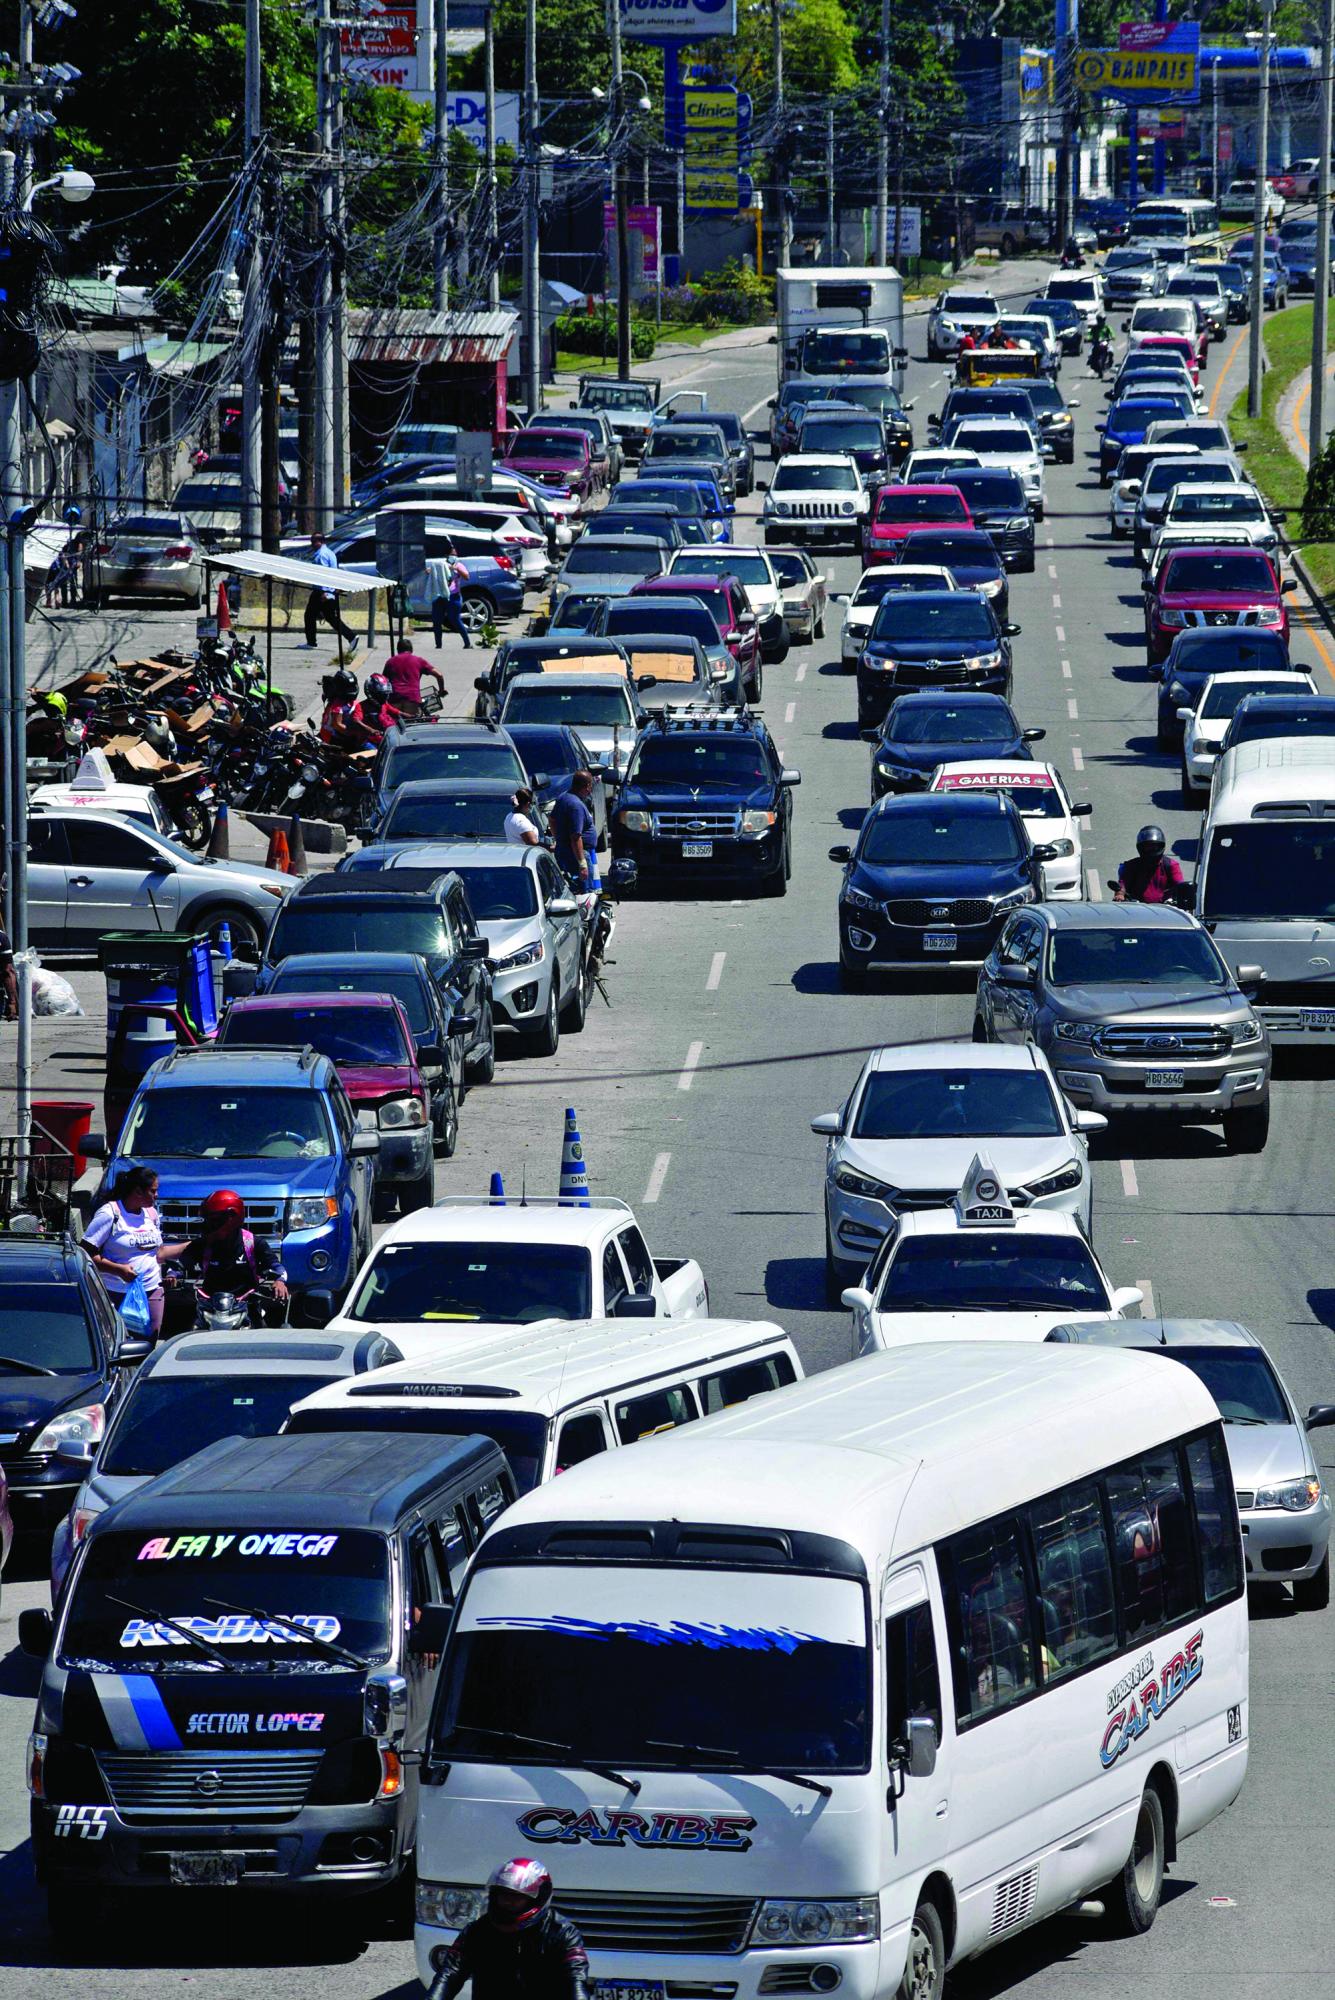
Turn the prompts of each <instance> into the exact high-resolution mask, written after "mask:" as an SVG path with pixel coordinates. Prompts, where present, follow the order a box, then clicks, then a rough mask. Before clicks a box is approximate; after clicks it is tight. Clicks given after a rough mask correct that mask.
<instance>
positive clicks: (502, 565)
mask: <svg viewBox="0 0 1335 2000" xmlns="http://www.w3.org/2000/svg"><path fill="white" fill-rule="evenodd" d="M514 566H515V562H514V557H513V556H497V557H496V567H497V569H513V568H514Z"/></svg>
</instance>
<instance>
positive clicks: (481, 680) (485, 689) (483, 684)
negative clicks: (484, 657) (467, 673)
mask: <svg viewBox="0 0 1335 2000" xmlns="http://www.w3.org/2000/svg"><path fill="white" fill-rule="evenodd" d="M473 686H474V687H475V688H476V689H477V691H478V693H479V694H487V693H489V692H490V689H491V682H490V680H489V679H488V678H487V676H486V674H479V675H478V677H477V679H476V680H475V681H474V682H473Z"/></svg>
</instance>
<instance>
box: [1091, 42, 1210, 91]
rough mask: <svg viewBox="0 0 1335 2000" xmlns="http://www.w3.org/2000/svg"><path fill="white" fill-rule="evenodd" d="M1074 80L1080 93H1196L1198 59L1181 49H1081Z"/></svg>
mask: <svg viewBox="0 0 1335 2000" xmlns="http://www.w3.org/2000/svg"><path fill="white" fill-rule="evenodd" d="M1075 80H1076V83H1077V84H1078V86H1079V87H1080V89H1081V90H1109V91H1125V92H1128V93H1130V94H1132V95H1134V94H1135V93H1136V92H1137V91H1141V90H1143V91H1146V92H1148V93H1150V94H1152V95H1154V96H1156V97H1157V96H1162V95H1163V93H1164V92H1165V91H1169V90H1177V91H1191V92H1194V91H1195V89H1196V58H1195V56H1194V55H1192V54H1190V53H1189V52H1188V53H1184V52H1183V51H1181V50H1178V49H1173V50H1165V49H1081V51H1080V52H1079V54H1078V55H1077V56H1076V59H1075Z"/></svg>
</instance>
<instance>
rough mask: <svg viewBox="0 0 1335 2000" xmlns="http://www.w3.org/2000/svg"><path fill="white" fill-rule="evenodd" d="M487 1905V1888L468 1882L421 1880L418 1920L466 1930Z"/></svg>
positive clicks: (418, 1884)
mask: <svg viewBox="0 0 1335 2000" xmlns="http://www.w3.org/2000/svg"><path fill="white" fill-rule="evenodd" d="M486 1907H487V1892H486V1890H485V1889H474V1888H472V1887H470V1886H469V1884H467V1883H465V1882H423V1881H422V1880H421V1879H420V1877H419V1879H418V1883H417V1921H418V1923H419V1924H438V1925H439V1926H440V1928H441V1929H442V1930H447V1931H462V1930H466V1929H467V1928H468V1926H469V1924H472V1923H476V1921H477V1919H478V1918H479V1917H480V1916H481V1915H482V1913H483V1911H484V1910H485V1909H486Z"/></svg>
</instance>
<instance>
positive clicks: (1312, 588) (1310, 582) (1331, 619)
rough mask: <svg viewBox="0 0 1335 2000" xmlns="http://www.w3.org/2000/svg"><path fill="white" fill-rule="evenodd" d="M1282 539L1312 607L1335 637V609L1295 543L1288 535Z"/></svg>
mask: <svg viewBox="0 0 1335 2000" xmlns="http://www.w3.org/2000/svg"><path fill="white" fill-rule="evenodd" d="M1280 539H1281V541H1282V542H1283V544H1284V551H1285V554H1286V555H1287V556H1288V558H1289V561H1290V562H1291V563H1292V565H1293V570H1294V574H1295V575H1296V576H1297V578H1298V581H1299V582H1300V583H1301V585H1302V587H1303V589H1304V590H1305V591H1306V592H1307V595H1308V599H1309V601H1310V603H1311V605H1312V609H1313V610H1314V611H1315V612H1316V614H1317V617H1318V618H1319V619H1320V620H1321V623H1322V624H1323V625H1324V626H1325V628H1326V630H1327V631H1328V632H1329V633H1330V635H1331V637H1332V639H1335V611H1332V609H1331V607H1330V604H1329V602H1328V601H1327V599H1326V597H1325V596H1324V595H1323V593H1322V592H1321V590H1320V589H1319V588H1318V586H1317V584H1316V582H1315V580H1314V578H1313V576H1312V573H1311V571H1310V570H1309V569H1308V567H1307V564H1306V563H1305V562H1304V561H1303V559H1302V557H1301V556H1300V555H1299V553H1298V551H1297V549H1296V548H1295V547H1294V545H1293V543H1292V542H1291V541H1289V539H1288V537H1287V536H1281V537H1280Z"/></svg>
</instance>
